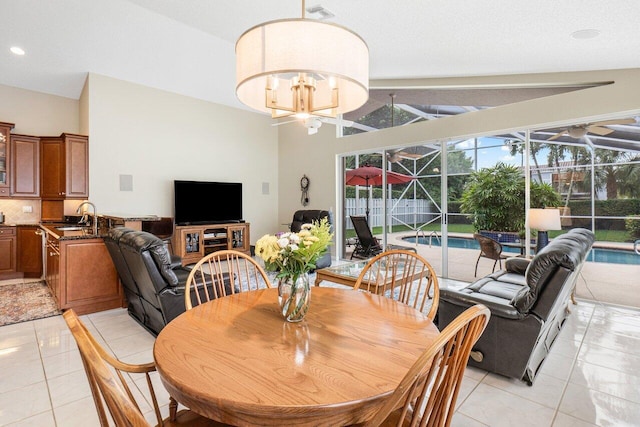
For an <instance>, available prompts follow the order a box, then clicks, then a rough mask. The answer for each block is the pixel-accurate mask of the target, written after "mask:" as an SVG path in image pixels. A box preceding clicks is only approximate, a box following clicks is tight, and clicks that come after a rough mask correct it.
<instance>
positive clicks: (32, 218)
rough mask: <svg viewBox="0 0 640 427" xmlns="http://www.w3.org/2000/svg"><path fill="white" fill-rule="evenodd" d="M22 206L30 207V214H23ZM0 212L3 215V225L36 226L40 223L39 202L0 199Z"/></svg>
mask: <svg viewBox="0 0 640 427" xmlns="http://www.w3.org/2000/svg"><path fill="white" fill-rule="evenodd" d="M24 206H29V207H31V212H24V209H23V207H24ZM0 212H3V213H4V223H5V224H24V223H29V224H37V223H39V222H40V200H39V199H18V200H16V199H2V198H0Z"/></svg>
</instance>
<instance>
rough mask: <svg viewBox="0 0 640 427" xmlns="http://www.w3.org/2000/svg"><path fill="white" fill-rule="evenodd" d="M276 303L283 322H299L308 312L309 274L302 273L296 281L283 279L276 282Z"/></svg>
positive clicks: (309, 294)
mask: <svg viewBox="0 0 640 427" xmlns="http://www.w3.org/2000/svg"><path fill="white" fill-rule="evenodd" d="M278 302H279V303H280V309H281V311H282V315H283V316H284V318H285V320H286V321H288V322H299V321H301V320H302V319H304V316H305V315H306V314H307V311H308V310H309V303H310V302H311V287H310V286H309V274H307V273H303V274H301V275H300V276H298V278H297V279H295V281H294V279H293V278H292V277H283V278H280V280H279V281H278Z"/></svg>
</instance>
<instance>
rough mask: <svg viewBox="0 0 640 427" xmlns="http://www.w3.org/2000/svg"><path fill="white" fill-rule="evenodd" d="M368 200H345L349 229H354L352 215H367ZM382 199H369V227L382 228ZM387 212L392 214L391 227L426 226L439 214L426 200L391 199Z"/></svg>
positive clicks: (388, 202)
mask: <svg viewBox="0 0 640 427" xmlns="http://www.w3.org/2000/svg"><path fill="white" fill-rule="evenodd" d="M366 205H367V200H366V198H360V199H346V200H345V204H344V206H345V219H346V223H347V229H353V224H352V223H351V220H350V219H349V217H350V216H351V215H366V213H365V211H366ZM382 206H383V202H382V199H369V227H378V226H380V227H381V226H382V219H383V218H382ZM387 212H388V213H390V214H391V225H399V224H408V225H410V226H411V225H414V224H418V225H419V224H424V223H425V222H428V221H430V220H431V219H433V218H434V217H435V216H436V215H439V212H438V211H437V209H436V208H435V206H433V203H431V201H429V200H424V199H415V200H413V199H390V200H387Z"/></svg>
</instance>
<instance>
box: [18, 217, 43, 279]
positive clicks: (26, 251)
mask: <svg viewBox="0 0 640 427" xmlns="http://www.w3.org/2000/svg"><path fill="white" fill-rule="evenodd" d="M16 232H17V235H18V267H17V269H18V271H19V272H20V273H22V274H23V275H24V277H26V278H34V277H40V276H42V233H43V231H42V230H40V227H38V226H33V227H31V226H20V227H16Z"/></svg>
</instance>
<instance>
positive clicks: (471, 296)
mask: <svg viewBox="0 0 640 427" xmlns="http://www.w3.org/2000/svg"><path fill="white" fill-rule="evenodd" d="M443 302H446V303H449V304H453V305H457V306H461V307H465V308H466V307H471V306H474V305H476V304H484V305H485V306H487V308H488V309H489V310H491V315H492V316H498V317H503V318H505V319H516V320H517V319H522V318H523V317H524V316H523V315H522V313H520V312H519V311H518V310H516V308H515V307H514V306H513V305H511V304H509V303H506V302H505V300H504V299H503V298H499V297H495V296H493V295H488V294H482V293H479V292H466V291H465V289H461V290H454V289H440V304H442V303H443Z"/></svg>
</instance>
